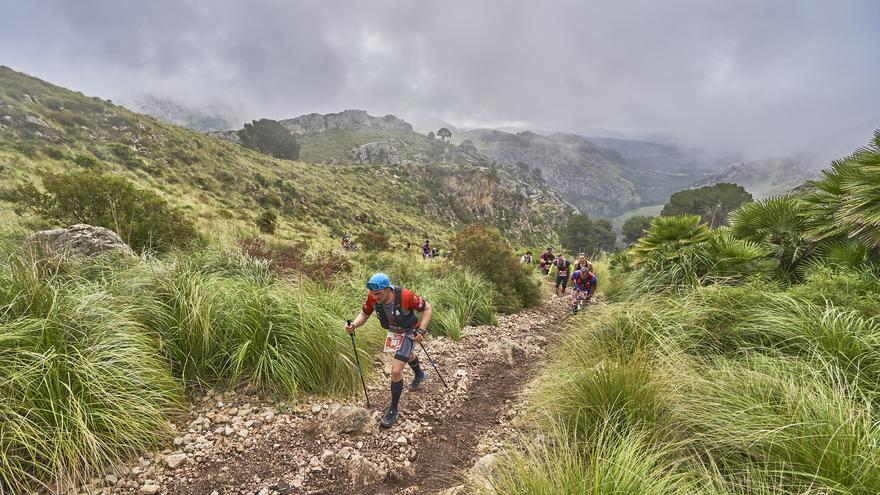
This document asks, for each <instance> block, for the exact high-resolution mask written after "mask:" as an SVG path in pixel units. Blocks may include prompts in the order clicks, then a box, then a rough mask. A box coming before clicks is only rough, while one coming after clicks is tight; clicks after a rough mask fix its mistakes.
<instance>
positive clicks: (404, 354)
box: [394, 331, 416, 363]
mask: <svg viewBox="0 0 880 495" xmlns="http://www.w3.org/2000/svg"><path fill="white" fill-rule="evenodd" d="M415 335H416V332H415V331H409V332H406V335H405V336H404V337H403V342H402V343H401V344H400V349H398V350H397V351H396V352H395V353H394V359H396V360H398V361H403V362H404V363H408V362H409V357H410V355H411V354H412V353H413V352H414V351H415V350H416V343H415V341H414V340H413V339H412V338H413V337H415Z"/></svg>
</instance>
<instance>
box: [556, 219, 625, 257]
mask: <svg viewBox="0 0 880 495" xmlns="http://www.w3.org/2000/svg"><path fill="white" fill-rule="evenodd" d="M559 240H560V242H561V243H562V247H563V248H565V249H566V250H567V251H570V252H572V253H578V252H584V253H596V252H598V251H611V250H612V249H614V244H615V243H616V242H617V236H616V235H615V234H614V231H613V230H612V229H611V222H609V221H608V220H590V218H589V217H588V216H586V215H581V214H575V215H572V216H571V217H569V218H568V222H567V223H566V224H565V226H564V227H563V228H562V230H561V231H560V232H559Z"/></svg>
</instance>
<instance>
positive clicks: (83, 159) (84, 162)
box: [73, 153, 101, 169]
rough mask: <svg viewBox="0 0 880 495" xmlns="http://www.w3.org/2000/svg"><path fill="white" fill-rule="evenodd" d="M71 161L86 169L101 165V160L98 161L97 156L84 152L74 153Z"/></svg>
mask: <svg viewBox="0 0 880 495" xmlns="http://www.w3.org/2000/svg"><path fill="white" fill-rule="evenodd" d="M73 162H74V163H76V164H77V165H79V166H80V167H82V168H86V169H96V168H98V167H100V166H101V162H99V161H98V159H97V158H95V157H94V156H92V155H89V154H85V153H83V154H81V155H76V156H75V157H74V158H73Z"/></svg>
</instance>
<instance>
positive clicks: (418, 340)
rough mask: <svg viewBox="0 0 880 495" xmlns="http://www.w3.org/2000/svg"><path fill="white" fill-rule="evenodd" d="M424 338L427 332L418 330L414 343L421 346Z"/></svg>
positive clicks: (414, 336)
mask: <svg viewBox="0 0 880 495" xmlns="http://www.w3.org/2000/svg"><path fill="white" fill-rule="evenodd" d="M424 337H425V331H424V330H420V329H417V330H416V334H415V335H413V342H415V343H416V344H421V343H422V339H423V338H424Z"/></svg>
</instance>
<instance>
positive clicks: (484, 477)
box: [467, 454, 498, 493]
mask: <svg viewBox="0 0 880 495" xmlns="http://www.w3.org/2000/svg"><path fill="white" fill-rule="evenodd" d="M497 464H498V456H497V455H495V454H487V455H484V456H483V457H480V459H479V460H477V462H476V463H474V466H473V467H472V468H471V469H470V470H469V471H468V474H467V478H468V481H470V482H471V483H473V484H474V485H476V486H478V487H480V488H482V489H483V490H484V491H485V492H486V493H495V488H494V487H493V486H492V483H491V482H490V481H489V478H490V477H491V475H492V471H493V470H494V469H495V466H496V465H497Z"/></svg>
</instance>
